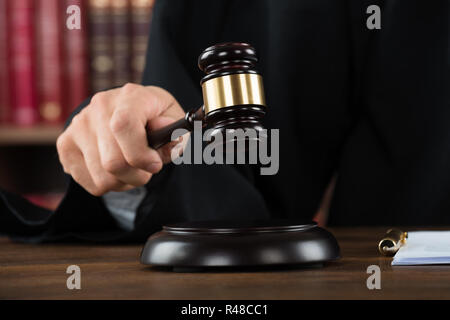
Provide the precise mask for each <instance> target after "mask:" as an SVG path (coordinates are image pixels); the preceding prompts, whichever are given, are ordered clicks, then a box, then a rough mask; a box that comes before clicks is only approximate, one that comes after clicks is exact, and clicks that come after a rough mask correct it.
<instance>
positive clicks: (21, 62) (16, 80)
mask: <svg viewBox="0 0 450 320" xmlns="http://www.w3.org/2000/svg"><path fill="white" fill-rule="evenodd" d="M8 5H9V12H8V16H9V34H10V35H14V36H10V37H9V45H10V47H9V62H10V63H9V66H10V72H9V77H10V90H9V91H10V97H11V105H12V121H13V122H14V124H16V125H19V126H30V125H33V124H36V123H37V122H38V112H37V101H36V88H35V70H34V67H35V66H34V61H33V57H34V41H33V40H34V39H33V22H34V19H33V12H34V0H14V1H9V2H8Z"/></svg>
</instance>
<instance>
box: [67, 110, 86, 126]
mask: <svg viewBox="0 0 450 320" xmlns="http://www.w3.org/2000/svg"><path fill="white" fill-rule="evenodd" d="M85 122H86V117H85V113H84V112H83V111H82V112H80V113H78V114H77V115H75V116H74V117H73V118H72V122H71V123H70V126H71V127H72V128H77V129H78V128H79V127H83V126H84V125H85Z"/></svg>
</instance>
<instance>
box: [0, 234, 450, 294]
mask: <svg viewBox="0 0 450 320" xmlns="http://www.w3.org/2000/svg"><path fill="white" fill-rule="evenodd" d="M385 230H386V229H385V228H354V229H350V228H345V229H341V228H339V229H338V228H335V229H331V231H332V232H333V233H334V235H335V236H336V237H337V239H338V242H339V244H340V246H341V250H342V258H341V259H340V260H339V261H337V262H333V263H329V264H327V265H326V266H325V267H324V268H315V269H311V268H310V269H303V270H284V271H259V272H210V273H172V272H167V271H160V270H154V269H152V268H149V267H145V266H143V265H141V264H140V263H139V254H140V251H141V246H140V245H106V246H105V245H73V244H44V245H24V244H16V243H12V242H11V241H9V240H7V239H4V238H1V239H0V299H5V298H6V299H409V298H410V299H450V266H414V267H392V266H391V264H390V262H391V258H387V257H382V256H380V255H379V254H378V252H377V249H376V244H377V242H378V240H379V239H380V237H381V236H382V235H383V232H384V231H385ZM69 265H78V266H80V268H81V286H82V288H81V290H68V289H67V287H66V280H67V277H68V276H69V275H68V274H66V268H67V267H68V266H69ZM369 265H378V266H380V268H381V290H368V289H367V286H366V281H367V278H368V276H369V274H367V272H366V270H367V267H368V266H369Z"/></svg>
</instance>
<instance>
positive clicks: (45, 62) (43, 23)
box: [35, 0, 64, 124]
mask: <svg viewBox="0 0 450 320" xmlns="http://www.w3.org/2000/svg"><path fill="white" fill-rule="evenodd" d="M35 4H36V23H35V26H36V27H35V29H36V52H37V63H36V68H37V86H38V101H39V114H40V117H41V121H42V122H43V123H47V124H50V123H60V122H61V121H62V116H63V105H64V101H63V81H62V80H63V78H62V66H63V62H62V32H61V31H62V30H63V28H64V25H63V24H62V19H61V18H62V17H61V7H60V0H35Z"/></svg>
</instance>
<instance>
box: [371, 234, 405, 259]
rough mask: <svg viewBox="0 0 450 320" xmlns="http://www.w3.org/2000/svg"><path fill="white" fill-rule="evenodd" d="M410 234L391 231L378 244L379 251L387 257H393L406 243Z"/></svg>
mask: <svg viewBox="0 0 450 320" xmlns="http://www.w3.org/2000/svg"><path fill="white" fill-rule="evenodd" d="M407 238H408V233H407V232H403V231H401V230H398V229H389V230H388V231H387V232H386V234H385V235H384V237H383V239H381V241H380V242H379V243H378V251H380V253H381V254H382V255H385V256H393V255H394V254H395V253H396V252H397V251H398V249H400V247H401V246H402V245H403V244H405V243H406V239H407Z"/></svg>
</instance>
